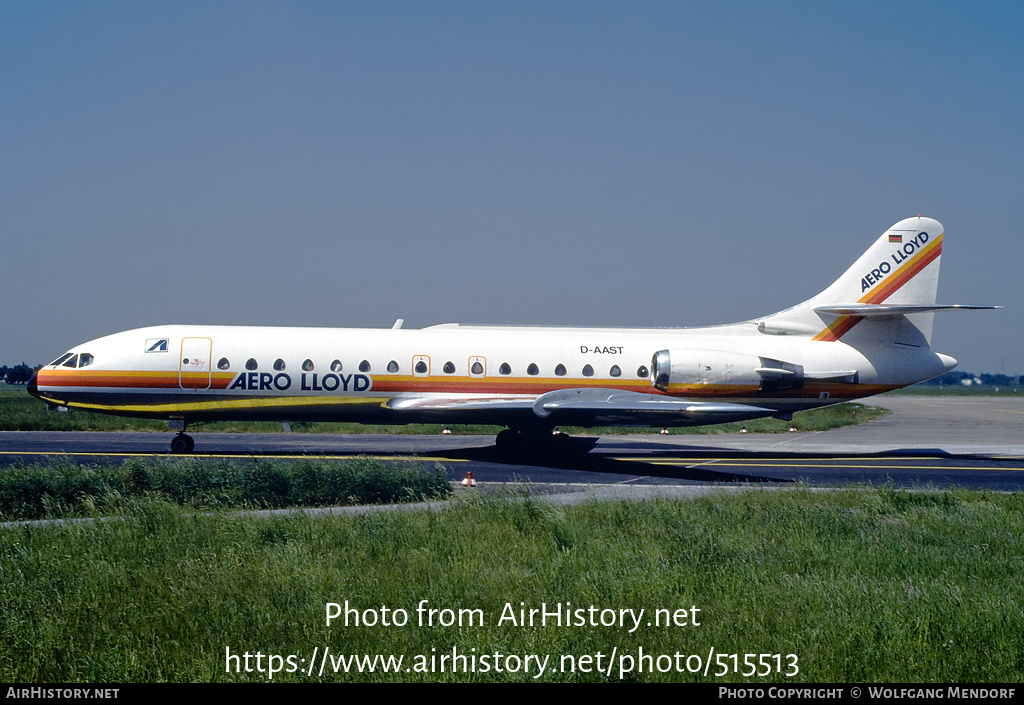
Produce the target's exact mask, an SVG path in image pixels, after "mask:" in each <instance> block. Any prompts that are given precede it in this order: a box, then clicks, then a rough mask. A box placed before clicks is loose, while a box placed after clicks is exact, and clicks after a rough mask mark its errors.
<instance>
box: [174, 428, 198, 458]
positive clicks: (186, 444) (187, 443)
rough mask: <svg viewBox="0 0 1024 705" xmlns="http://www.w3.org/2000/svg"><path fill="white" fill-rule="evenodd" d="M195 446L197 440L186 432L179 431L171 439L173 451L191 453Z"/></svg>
mask: <svg viewBox="0 0 1024 705" xmlns="http://www.w3.org/2000/svg"><path fill="white" fill-rule="evenodd" d="M195 447H196V442H195V441H194V440H192V436H189V435H188V434H186V433H179V434H178V435H177V436H175V437H174V438H173V439H171V452H172V453H191V452H192V450H193V449H194V448H195Z"/></svg>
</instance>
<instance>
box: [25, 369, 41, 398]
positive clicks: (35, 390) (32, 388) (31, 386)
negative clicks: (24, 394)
mask: <svg viewBox="0 0 1024 705" xmlns="http://www.w3.org/2000/svg"><path fill="white" fill-rule="evenodd" d="M38 376H39V373H38V372H37V373H35V374H34V375H32V379H30V380H29V381H28V384H27V385H26V386H25V389H27V390H28V393H29V394H31V395H32V396H34V397H38V396H39V387H38V385H36V377H38Z"/></svg>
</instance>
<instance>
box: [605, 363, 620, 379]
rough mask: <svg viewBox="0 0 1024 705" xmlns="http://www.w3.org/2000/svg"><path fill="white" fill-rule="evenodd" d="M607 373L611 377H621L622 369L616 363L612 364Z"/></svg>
mask: <svg viewBox="0 0 1024 705" xmlns="http://www.w3.org/2000/svg"><path fill="white" fill-rule="evenodd" d="M608 374H610V375H611V376H612V377H621V376H622V370H620V369H619V366H618V365H612V368H611V369H610V370H609V371H608Z"/></svg>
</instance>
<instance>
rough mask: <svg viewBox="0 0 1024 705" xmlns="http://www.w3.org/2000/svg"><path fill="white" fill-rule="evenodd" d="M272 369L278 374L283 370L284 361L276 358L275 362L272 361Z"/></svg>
mask: <svg viewBox="0 0 1024 705" xmlns="http://www.w3.org/2000/svg"><path fill="white" fill-rule="evenodd" d="M274 369H275V370H277V371H278V372H281V371H283V370H284V360H282V359H281V358H277V359H276V360H274Z"/></svg>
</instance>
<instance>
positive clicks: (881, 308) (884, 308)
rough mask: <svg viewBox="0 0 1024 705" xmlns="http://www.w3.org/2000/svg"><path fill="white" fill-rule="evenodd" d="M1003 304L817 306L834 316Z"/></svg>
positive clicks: (903, 313)
mask: <svg viewBox="0 0 1024 705" xmlns="http://www.w3.org/2000/svg"><path fill="white" fill-rule="evenodd" d="M995 308H1002V306H969V305H965V304H948V305H945V306H942V305H938V304H842V305H838V306H815V307H814V310H815V311H816V312H818V313H828V314H832V315H834V316H866V317H871V316H906V315H909V314H913V313H931V312H934V311H985V310H989V309H995Z"/></svg>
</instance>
